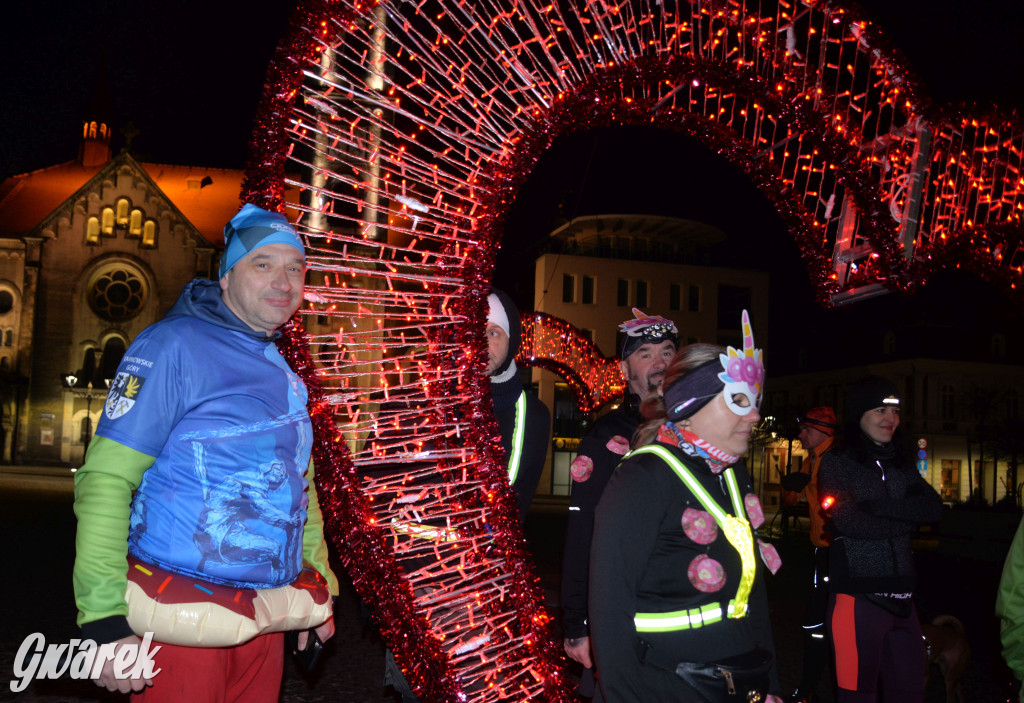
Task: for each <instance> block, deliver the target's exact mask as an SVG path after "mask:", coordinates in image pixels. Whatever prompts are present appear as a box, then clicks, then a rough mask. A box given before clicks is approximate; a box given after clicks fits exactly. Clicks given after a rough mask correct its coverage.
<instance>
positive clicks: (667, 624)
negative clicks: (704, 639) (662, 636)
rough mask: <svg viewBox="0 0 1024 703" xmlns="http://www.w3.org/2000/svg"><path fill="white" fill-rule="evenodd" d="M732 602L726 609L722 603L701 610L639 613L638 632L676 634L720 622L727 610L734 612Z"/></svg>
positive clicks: (703, 606)
mask: <svg viewBox="0 0 1024 703" xmlns="http://www.w3.org/2000/svg"><path fill="white" fill-rule="evenodd" d="M732 607H733V604H732V603H731V602H730V603H729V605H728V606H726V608H723V607H722V604H721V603H708V604H707V605H702V606H701V607H699V608H690V609H688V610H675V611H672V612H670V613H637V614H636V616H635V617H634V618H633V622H634V623H635V624H636V631H637V632H674V631H675V630H689V629H693V628H698V627H703V626H704V625H711V624H714V623H716V622H719V621H720V620H721V619H722V615H723V613H724V612H725V611H726V610H730V611H731V610H732Z"/></svg>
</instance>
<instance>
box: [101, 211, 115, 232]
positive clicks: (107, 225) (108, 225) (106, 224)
mask: <svg viewBox="0 0 1024 703" xmlns="http://www.w3.org/2000/svg"><path fill="white" fill-rule="evenodd" d="M100 217H101V220H100V231H102V232H103V234H104V235H106V236H108V237H110V236H113V234H114V208H109V207H105V208H103V212H102V213H100Z"/></svg>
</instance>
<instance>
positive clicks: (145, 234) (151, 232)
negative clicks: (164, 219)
mask: <svg viewBox="0 0 1024 703" xmlns="http://www.w3.org/2000/svg"><path fill="white" fill-rule="evenodd" d="M142 246H144V247H146V248H149V249H153V248H155V247H156V223H155V222H153V220H146V224H145V225H143V227H142Z"/></svg>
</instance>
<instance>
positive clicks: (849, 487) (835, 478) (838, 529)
mask: <svg viewBox="0 0 1024 703" xmlns="http://www.w3.org/2000/svg"><path fill="white" fill-rule="evenodd" d="M818 494H819V496H820V497H822V498H824V497H825V496H832V497H833V498H835V499H836V503H835V505H834V506H833V507H832V509H831V511H830V513H831V528H830V531H831V532H832V533H833V539H832V547H831V550H830V556H829V559H830V562H829V584H830V587H831V589H832V590H833V591H834V592H836V593H912V592H913V590H914V567H913V557H912V554H911V550H910V534H911V532H913V530H914V529H915V528H916V527H918V526H920V525H925V524H928V523H932V522H938V520H939V518H940V517H941V516H942V499H941V498H939V495H938V494H937V493H936V492H935V489H933V488H932V487H931V486H930V485H928V482H927V481H925V480H924V479H923V478H922V477H921V476H920V475H919V474H918V472H917V470H916V469H915V468H914V465H913V461H912V459H911V458H910V457H909V456H907V455H902V454H900V453H899V452H897V451H896V450H895V447H893V446H892V445H891V443H890V445H885V446H884V447H881V448H878V447H872V446H871V445H869V444H868V440H867V439H866V438H863V437H856V438H854V439H853V440H852V441H851V442H850V443H847V444H845V445H844V446H841V447H838V448H836V449H834V450H832V451H831V452H829V453H828V454H826V455H825V457H824V458H823V459H822V462H821V471H820V473H819V474H818Z"/></svg>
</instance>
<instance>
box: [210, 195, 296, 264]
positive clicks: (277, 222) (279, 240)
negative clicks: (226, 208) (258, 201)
mask: <svg viewBox="0 0 1024 703" xmlns="http://www.w3.org/2000/svg"><path fill="white" fill-rule="evenodd" d="M267 244H287V245H288V246H291V247H295V248H296V249H298V250H299V253H300V254H302V260H303V261H305V260H306V248H305V247H304V246H303V245H302V240H301V239H299V235H298V234H297V233H296V232H295V228H294V227H292V226H291V225H290V224H289V223H288V218H286V217H285V216H284V215H282V214H281V213H279V212H269V211H267V210H264V209H263V208H261V207H257V206H255V205H253V204H252V203H246V204H245V205H243V206H242V209H241V210H239V211H238V214H237V215H235V216H234V217H232V218H231V221H230V222H228V223H227V224H226V225H224V254H223V255H222V256H221V257H220V275H221V276H222V277H223V276H224V274H226V273H227V272H228V271H230V270H231V269H232V268H233V267H234V265H235V264H237V263H238V262H239V261H241V260H242V258H243V257H245V255H246V254H249V253H251V252H253V251H255V250H256V249H259V248H260V247H262V246H266V245H267Z"/></svg>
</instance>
